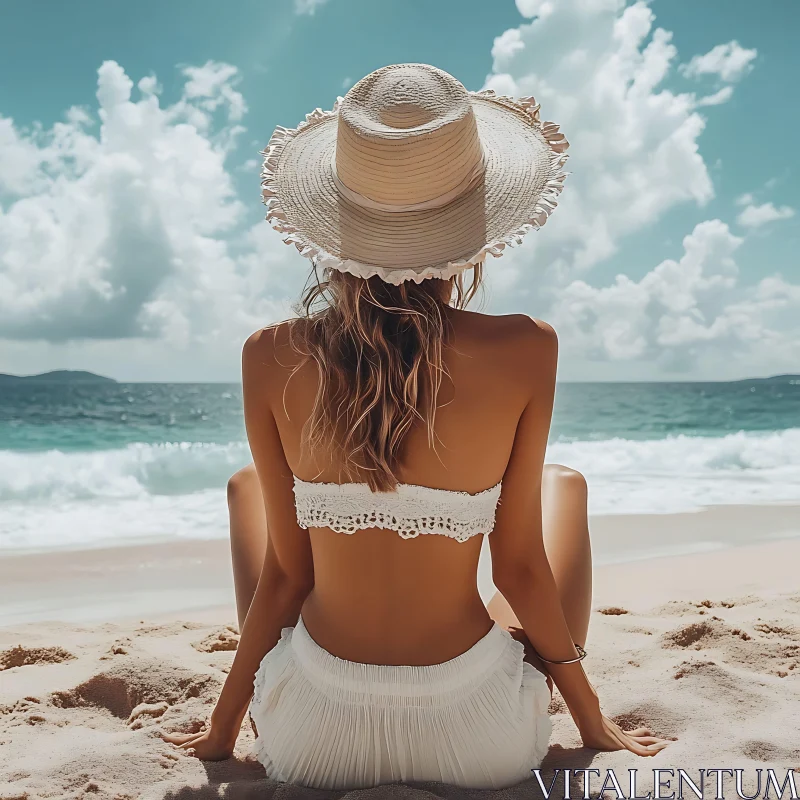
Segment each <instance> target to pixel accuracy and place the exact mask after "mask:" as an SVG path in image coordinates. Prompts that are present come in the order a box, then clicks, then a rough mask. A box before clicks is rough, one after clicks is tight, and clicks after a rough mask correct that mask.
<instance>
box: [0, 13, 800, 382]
mask: <svg viewBox="0 0 800 800" xmlns="http://www.w3.org/2000/svg"><path fill="white" fill-rule="evenodd" d="M3 11H4V14H3V22H4V24H3V26H2V28H1V29H0V70H2V74H3V75H6V76H8V75H12V74H13V76H14V78H13V80H5V81H3V82H2V83H0V211H1V213H0V371H11V372H35V371H40V370H44V369H51V368H60V367H69V368H87V369H94V370H96V371H100V372H104V373H106V374H111V375H114V376H115V377H118V378H121V379H133V380H147V379H152V380H170V379H176V380H204V379H208V380H225V379H232V380H235V379H236V378H237V375H238V348H239V347H240V345H241V341H242V339H243V338H244V336H246V335H247V333H248V332H249V330H252V329H254V328H256V327H258V326H260V325H261V324H265V323H267V322H270V321H273V320H274V319H278V318H281V317H283V316H285V315H286V314H287V313H288V310H289V305H290V303H291V301H292V300H293V299H294V297H295V296H296V295H297V293H298V292H299V290H300V288H301V287H302V284H303V282H304V280H305V277H306V274H307V271H308V269H307V262H305V261H304V260H303V259H301V258H300V257H299V256H297V255H296V254H294V253H293V251H290V249H289V248H286V247H284V245H283V244H282V243H281V242H280V239H279V237H278V235H277V234H276V233H275V232H273V231H271V230H270V229H269V227H268V226H267V224H266V223H264V222H263V221H262V218H263V207H262V206H261V205H260V202H259V180H258V171H259V164H258V161H257V159H258V155H257V152H258V150H259V149H260V148H261V147H263V146H264V145H265V144H266V142H267V140H268V139H269V135H270V133H271V131H272V129H273V127H274V126H275V125H276V124H283V125H287V126H292V125H295V124H296V123H297V122H298V121H299V120H300V119H301V118H302V117H303V115H304V114H305V113H306V112H307V111H310V110H311V109H313V108H314V107H315V106H321V107H323V108H329V107H330V106H331V105H332V103H333V101H334V100H335V97H336V96H337V95H338V94H343V93H344V92H345V91H346V89H347V88H348V87H349V85H351V84H352V83H353V82H355V80H357V79H358V78H360V77H362V76H363V75H365V74H367V73H368V72H370V71H372V70H373V69H376V68H378V67H380V66H383V65H384V64H387V63H394V62H404V61H422V62H428V63H432V64H435V65H436V66H438V67H440V68H442V69H445V70H447V71H448V72H450V73H452V74H453V75H455V76H456V77H458V78H459V79H460V80H461V81H462V82H463V83H464V84H465V85H466V87H467V88H468V89H473V90H476V89H480V88H482V87H484V86H491V87H494V88H496V89H497V90H498V91H501V92H504V93H509V94H533V95H535V96H536V97H537V99H538V100H539V101H540V102H541V103H542V109H543V113H544V116H545V117H546V118H552V119H554V120H556V121H557V122H559V123H561V125H562V129H563V130H564V132H565V133H566V134H567V136H568V138H569V139H570V140H571V142H572V148H571V151H570V152H571V160H570V162H569V164H568V168H569V169H570V170H571V171H572V175H571V176H570V178H569V179H568V181H567V188H566V189H565V191H564V194H563V195H562V203H561V208H559V209H558V211H557V212H556V214H555V215H554V217H553V219H552V220H551V221H550V222H549V223H548V225H547V226H546V227H545V228H544V229H543V230H542V231H540V232H538V233H537V234H531V235H530V236H529V237H528V239H527V240H526V242H525V244H524V245H523V246H522V247H520V248H518V249H516V250H514V251H512V252H511V253H509V254H508V255H506V256H504V257H503V258H502V259H499V260H496V261H495V260H490V263H489V264H488V270H487V272H488V273H489V274H490V280H489V286H488V298H487V303H486V305H485V310H488V311H496V312H501V313H505V312H511V311H521V312H525V313H529V314H532V315H535V316H540V317H544V318H545V319H548V320H550V321H551V322H553V323H554V324H555V326H556V328H557V330H558V331H559V334H560V339H561V342H562V368H561V374H562V376H563V377H564V378H566V379H572V380H579V379H586V380H593V379H601V380H606V379H618V380H637V379H641V380H652V379H666V380H680V379H705V378H708V379H718V378H722V379H724V378H736V377H742V376H744V375H750V374H767V373H772V372H781V371H800V344H798V341H800V337H798V333H800V325H798V322H797V320H798V319H800V264H799V263H798V257H797V252H798V245H800V222H799V221H798V219H799V218H798V216H797V215H796V214H795V209H796V208H797V207H798V205H800V197H798V195H799V194H800V189H799V188H798V157H797V148H796V147H794V146H793V144H794V142H793V139H794V138H796V134H795V133H793V131H794V132H796V131H797V129H798V123H800V119H799V117H800V110H799V109H798V107H797V105H796V104H795V103H793V102H792V101H791V96H790V92H787V90H786V88H785V87H786V86H792V85H794V84H795V83H796V81H797V79H798V77H800V55H798V52H797V48H796V43H795V42H794V41H793V31H794V32H796V31H797V30H798V29H800V4H798V3H796V2H790V0H780V1H777V2H774V3H771V4H766V5H764V4H760V5H759V4H753V3H745V2H741V1H740V0H706V2H703V3H697V2H690V1H689V0H670V2H666V0H653V2H651V3H649V4H644V3H641V2H640V3H635V4H634V3H627V4H626V3H625V2H624V0H558V2H555V0H518V1H517V3H515V2H513V0H491V2H489V0H483V2H479V1H478V0H437V2H430V1H429V0H404V1H403V2H399V1H395V0H383V1H382V2H380V3H376V2H374V1H373V0H326V1H324V2H319V0H317V1H316V2H315V0H297V2H292V0H282V1H281V2H277V1H273V2H268V0H262V1H261V2H255V1H251V0H247V1H246V2H242V1H241V0H229V1H228V2H226V3H219V2H216V3H212V2H208V1H206V2H199V3H198V2H194V3H189V2H185V0H172V1H171V2H170V3H155V2H139V3H137V4H135V5H132V4H125V5H123V4H109V3H106V2H95V1H94V0H91V1H90V0H83V1H82V2H81V3H79V4H63V3H57V2H42V3H37V4H31V3H24V2H21V1H20V0H10V1H8V0H7V2H6V3H4V6H3ZM143 79H144V80H143ZM71 109H72V110H71ZM101 109H102V113H101ZM529 240H530V241H529ZM618 276H620V277H618Z"/></svg>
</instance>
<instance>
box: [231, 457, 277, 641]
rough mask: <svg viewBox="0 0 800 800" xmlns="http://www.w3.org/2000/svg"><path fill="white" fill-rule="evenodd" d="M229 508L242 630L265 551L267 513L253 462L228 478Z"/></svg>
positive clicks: (234, 579)
mask: <svg viewBox="0 0 800 800" xmlns="http://www.w3.org/2000/svg"><path fill="white" fill-rule="evenodd" d="M228 512H229V514H230V524H231V559H232V561H233V582H234V587H235V591H236V612H237V616H238V618H239V630H241V629H242V626H243V625H244V621H245V618H246V617H247V612H248V610H249V609H250V603H252V602H253V595H255V593H256V587H257V586H258V578H259V576H260V575H261V566H262V564H263V563H264V554H265V553H266V551H267V535H268V534H267V517H266V513H265V511H264V500H263V498H262V495H261V486H260V484H259V482H258V475H257V474H256V468H255V467H254V466H253V464H250V465H248V466H246V467H245V468H244V469H240V470H239V471H238V472H237V473H236V474H235V475H233V476H232V477H231V479H230V480H229V481H228Z"/></svg>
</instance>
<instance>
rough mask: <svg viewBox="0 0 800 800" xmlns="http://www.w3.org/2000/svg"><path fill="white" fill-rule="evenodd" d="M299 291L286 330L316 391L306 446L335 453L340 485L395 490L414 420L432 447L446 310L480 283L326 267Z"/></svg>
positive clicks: (476, 275) (478, 277)
mask: <svg viewBox="0 0 800 800" xmlns="http://www.w3.org/2000/svg"><path fill="white" fill-rule="evenodd" d="M314 276H315V277H316V282H314V283H310V284H309V285H308V286H307V287H306V289H305V291H304V292H303V296H302V299H301V301H300V303H299V304H298V306H297V308H296V311H297V314H298V319H296V320H293V321H292V324H291V325H290V328H289V333H290V342H291V345H292V347H293V348H294V350H295V351H296V352H297V353H299V354H301V355H302V356H303V359H302V361H301V363H300V364H299V365H298V366H297V368H296V369H299V368H300V367H301V366H302V365H303V364H305V363H306V362H307V361H308V360H309V359H313V361H314V362H315V363H316V365H317V369H318V372H319V385H318V389H317V394H316V397H315V399H314V406H313V409H312V412H311V416H310V417H309V419H308V422H307V423H306V425H305V427H304V430H303V446H304V447H308V448H309V450H310V451H311V452H314V453H321V452H328V453H330V454H331V455H334V454H336V455H337V456H338V458H337V461H338V462H339V463H340V464H341V469H340V472H341V473H343V474H344V476H345V477H346V478H347V480H365V481H366V482H367V483H368V484H369V486H370V488H371V489H372V490H373V491H390V490H392V489H393V488H395V487H396V485H397V483H398V479H397V475H396V473H397V469H398V467H399V465H400V462H401V460H402V456H403V445H404V443H405V440H406V438H407V436H408V434H409V432H410V431H411V429H412V427H413V425H414V423H415V422H419V423H422V424H424V425H425V426H426V429H427V434H428V442H429V444H430V446H431V447H432V448H433V449H434V450H435V435H434V421H435V418H436V408H437V397H438V393H439V387H440V386H441V383H442V380H443V379H444V378H445V377H449V376H448V374H447V370H446V368H445V366H444V362H443V358H442V356H443V351H444V348H445V347H446V346H447V344H448V343H449V341H450V336H451V330H450V324H449V319H448V317H447V314H446V308H447V307H448V306H452V307H455V308H464V307H465V306H466V305H467V304H468V303H469V302H470V300H472V298H473V297H474V296H475V294H476V292H477V291H478V287H479V286H480V285H481V281H482V276H483V270H482V265H481V264H478V265H477V266H475V267H474V268H473V272H472V280H471V282H470V283H469V285H468V286H465V282H464V273H463V272H461V273H459V274H458V275H457V276H456V277H454V278H451V279H450V280H440V279H436V278H430V279H426V280H423V281H422V282H421V283H415V282H414V281H405V282H403V283H401V284H400V285H398V286H395V285H392V284H390V283H386V282H385V281H383V280H381V279H380V278H379V277H377V276H375V277H372V278H368V279H364V278H359V277H356V276H354V275H350V274H348V273H343V272H339V271H337V270H331V269H326V270H325V271H324V272H323V275H322V278H321V279H320V277H319V276H318V275H317V272H316V268H315V271H314Z"/></svg>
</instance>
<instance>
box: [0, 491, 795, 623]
mask: <svg viewBox="0 0 800 800" xmlns="http://www.w3.org/2000/svg"><path fill="white" fill-rule="evenodd" d="M590 528H591V532H592V548H593V551H594V559H595V569H594V578H595V605H597V604H613V603H625V602H627V603H629V604H630V603H635V604H637V605H638V606H639V607H646V606H647V605H648V604H649V605H652V604H653V603H654V602H658V599H656V600H653V598H654V597H655V598H660V599H661V601H662V602H666V601H667V600H670V599H674V598H675V597H676V596H689V595H691V596H695V595H697V594H698V593H699V594H704V593H711V594H716V595H722V594H725V593H726V592H730V591H733V590H734V587H735V590H736V591H740V590H741V589H742V587H743V586H744V587H745V588H746V590H747V591H770V590H771V589H774V588H775V587H781V588H782V589H783V590H791V589H793V588H795V587H796V586H797V585H798V578H800V567H796V568H793V567H792V565H793V564H797V565H800V506H796V505H795V506H749V505H748V506H714V507H711V508H707V509H704V510H703V511H700V512H688V513H683V514H653V515H633V514H624V515H615V516H598V517H592V518H591V520H590ZM753 531H757V532H758V535H759V537H760V538H759V541H758V542H754V541H753V534H752V532H753ZM488 550H489V548H488V540H486V541H484V553H483V555H482V558H481V563H480V565H479V575H478V582H479V588H480V590H481V594H482V596H483V597H484V600H488V598H489V597H491V595H492V593H493V590H494V586H493V584H492V582H491V561H490V558H489V554H488ZM756 563H759V564H761V565H762V567H763V566H764V565H769V567H768V568H767V569H763V568H762V571H761V572H760V573H757V574H754V575H752V576H748V571H749V570H748V565H749V564H756ZM664 575H668V576H669V578H668V580H667V581H664ZM0 585H1V586H3V587H4V590H5V591H4V592H3V596H2V599H0V627H6V626H15V625H20V624H28V623H37V622H44V621H55V620H60V621H65V622H73V623H98V622H107V621H112V620H118V619H146V618H153V617H158V618H163V617H169V618H172V619H176V618H181V619H189V620H222V619H225V620H226V621H230V620H232V619H235V614H234V611H233V608H234V605H233V598H234V594H233V581H232V574H231V566H230V551H229V544H228V540H227V538H221V539H186V540H180V541H175V540H172V541H166V542H160V543H152V542H148V543H143V544H135V545H120V546H115V547H96V548H89V549H83V550H54V551H45V552H28V553H16V554H4V553H0ZM640 598H643V599H644V605H643V606H642V605H641V604H640V603H639V599H640Z"/></svg>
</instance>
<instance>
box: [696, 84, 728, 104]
mask: <svg viewBox="0 0 800 800" xmlns="http://www.w3.org/2000/svg"><path fill="white" fill-rule="evenodd" d="M731 97H733V86H723V87H722V88H721V89H720V90H719V91H717V92H714V94H709V95H706V96H705V97H701V98H700V99H699V100H698V101H697V106H698V107H702V106H720V105H722V104H723V103H727V102H728V100H730V99H731Z"/></svg>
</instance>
